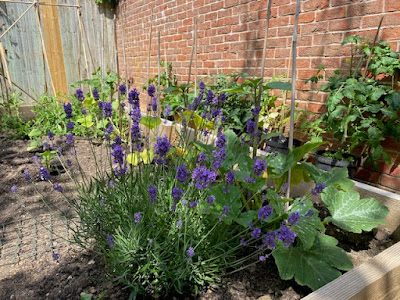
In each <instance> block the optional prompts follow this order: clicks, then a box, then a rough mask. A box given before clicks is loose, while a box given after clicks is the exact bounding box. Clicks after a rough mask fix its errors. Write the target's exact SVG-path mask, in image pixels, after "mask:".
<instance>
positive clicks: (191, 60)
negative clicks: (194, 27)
mask: <svg viewBox="0 0 400 300" xmlns="http://www.w3.org/2000/svg"><path fill="white" fill-rule="evenodd" d="M194 23H195V24H196V21H195V19H194ZM194 36H195V35H194V31H193V43H192V52H191V54H190V62H189V76H188V83H187V84H188V87H187V91H188V92H189V84H190V75H191V73H192V64H193V54H194V43H195V41H194V38H195V37H194ZM185 106H186V107H187V106H188V103H187V98H186V97H185Z"/></svg>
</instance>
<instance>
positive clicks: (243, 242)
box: [240, 238, 247, 246]
mask: <svg viewBox="0 0 400 300" xmlns="http://www.w3.org/2000/svg"><path fill="white" fill-rule="evenodd" d="M240 245H242V246H247V242H246V241H245V239H244V238H241V239H240Z"/></svg>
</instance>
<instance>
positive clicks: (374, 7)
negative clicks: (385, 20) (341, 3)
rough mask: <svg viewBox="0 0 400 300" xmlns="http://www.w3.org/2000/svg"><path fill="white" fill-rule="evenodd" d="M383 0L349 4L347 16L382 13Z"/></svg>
mask: <svg viewBox="0 0 400 300" xmlns="http://www.w3.org/2000/svg"><path fill="white" fill-rule="evenodd" d="M383 1H384V0H376V1H368V2H364V3H356V4H352V5H349V6H348V7H347V17H354V16H365V15H370V14H376V13H380V12H382V11H383Z"/></svg>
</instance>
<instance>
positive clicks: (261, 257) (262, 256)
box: [258, 255, 266, 261]
mask: <svg viewBox="0 0 400 300" xmlns="http://www.w3.org/2000/svg"><path fill="white" fill-rule="evenodd" d="M258 259H259V260H260V261H264V260H265V259H266V257H265V256H264V255H260V257H259V258H258Z"/></svg>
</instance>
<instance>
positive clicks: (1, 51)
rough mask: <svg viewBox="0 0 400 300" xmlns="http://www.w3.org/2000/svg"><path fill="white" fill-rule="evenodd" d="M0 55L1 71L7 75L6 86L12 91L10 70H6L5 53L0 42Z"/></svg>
mask: <svg viewBox="0 0 400 300" xmlns="http://www.w3.org/2000/svg"><path fill="white" fill-rule="evenodd" d="M0 55H1V59H2V61H3V69H4V70H5V71H6V74H7V80H8V85H9V86H10V90H11V91H12V89H13V82H12V80H11V75H10V70H9V69H8V65H7V58H6V51H5V50H4V47H3V44H2V43H1V42H0Z"/></svg>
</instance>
